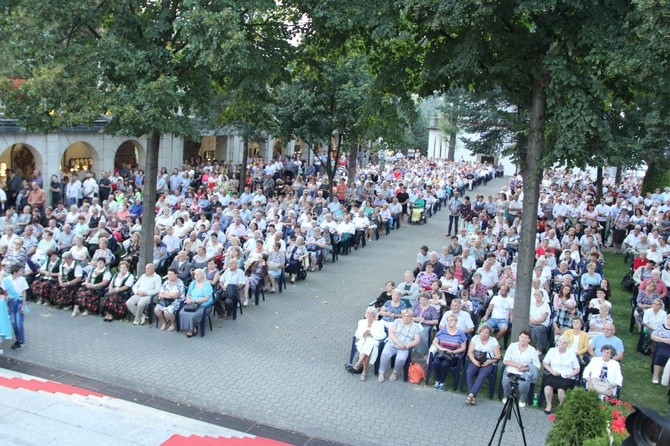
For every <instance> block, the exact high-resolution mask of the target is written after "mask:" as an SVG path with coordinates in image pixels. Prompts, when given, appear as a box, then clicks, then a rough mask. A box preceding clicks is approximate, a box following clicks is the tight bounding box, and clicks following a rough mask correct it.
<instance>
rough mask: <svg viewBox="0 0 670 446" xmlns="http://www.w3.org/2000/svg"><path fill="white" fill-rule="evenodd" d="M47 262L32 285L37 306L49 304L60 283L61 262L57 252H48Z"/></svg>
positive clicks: (31, 288)
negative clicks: (55, 287)
mask: <svg viewBox="0 0 670 446" xmlns="http://www.w3.org/2000/svg"><path fill="white" fill-rule="evenodd" d="M47 254H48V258H47V260H46V262H44V264H43V265H42V266H41V267H40V271H39V276H38V277H37V278H36V279H35V280H34V281H33V283H31V284H30V291H31V292H32V294H33V296H36V297H37V304H38V305H39V304H45V305H46V304H48V303H49V302H50V301H51V295H52V292H53V291H54V286H55V285H56V283H57V282H58V273H59V271H60V265H61V260H60V259H59V258H58V253H57V252H56V250H51V251H48V253H47Z"/></svg>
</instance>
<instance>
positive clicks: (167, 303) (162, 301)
mask: <svg viewBox="0 0 670 446" xmlns="http://www.w3.org/2000/svg"><path fill="white" fill-rule="evenodd" d="M171 303H172V302H171V301H169V300H167V299H160V300H159V301H158V305H160V306H161V307H168V306H170V304H171Z"/></svg>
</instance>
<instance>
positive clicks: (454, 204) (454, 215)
mask: <svg viewBox="0 0 670 446" xmlns="http://www.w3.org/2000/svg"><path fill="white" fill-rule="evenodd" d="M462 204H463V200H462V199H461V197H460V194H459V193H458V191H456V192H454V196H453V197H451V199H449V205H448V207H449V230H448V231H447V234H446V235H447V236H448V235H451V228H452V227H453V228H454V235H458V217H459V215H460V214H459V212H460V210H461V205H462Z"/></svg>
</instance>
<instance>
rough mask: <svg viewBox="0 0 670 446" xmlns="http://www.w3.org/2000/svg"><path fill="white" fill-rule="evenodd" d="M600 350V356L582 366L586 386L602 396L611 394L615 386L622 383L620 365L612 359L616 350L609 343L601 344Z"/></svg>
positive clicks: (613, 392)
mask: <svg viewBox="0 0 670 446" xmlns="http://www.w3.org/2000/svg"><path fill="white" fill-rule="evenodd" d="M600 352H601V355H602V356H595V357H594V358H592V359H591V362H589V364H588V365H587V366H586V368H584V374H583V376H584V380H585V381H586V388H587V389H588V390H595V391H596V392H598V394H600V395H603V396H613V395H614V394H615V393H616V388H617V387H620V386H621V385H622V384H623V375H622V374H621V365H620V364H619V363H618V362H617V361H615V360H614V359H612V357H614V356H615V355H616V350H615V349H614V347H612V346H611V345H610V344H606V345H603V346H602V348H601V349H600Z"/></svg>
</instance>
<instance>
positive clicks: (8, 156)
mask: <svg viewBox="0 0 670 446" xmlns="http://www.w3.org/2000/svg"><path fill="white" fill-rule="evenodd" d="M41 168H42V157H41V156H40V154H39V152H38V151H37V150H35V148H34V147H32V146H30V145H28V144H23V143H16V144H12V145H11V146H9V147H6V148H5V150H3V151H2V153H1V154H0V182H1V183H2V185H3V187H4V186H5V184H6V182H7V169H13V170H14V172H16V174H17V175H18V176H19V177H20V178H32V176H33V172H34V171H35V170H41Z"/></svg>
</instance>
